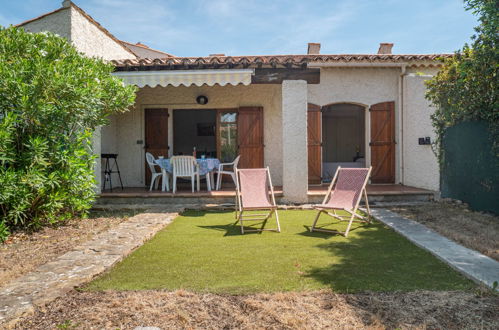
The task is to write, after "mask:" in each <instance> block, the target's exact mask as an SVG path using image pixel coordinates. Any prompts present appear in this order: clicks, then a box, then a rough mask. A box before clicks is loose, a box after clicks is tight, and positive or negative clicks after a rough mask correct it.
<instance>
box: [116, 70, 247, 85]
mask: <svg viewBox="0 0 499 330" xmlns="http://www.w3.org/2000/svg"><path fill="white" fill-rule="evenodd" d="M253 73H254V70H253V69H234V70H172V71H166V70H165V71H133V72H129V71H126V72H125V71H123V72H121V71H120V72H114V73H113V75H114V76H116V77H119V78H122V79H123V80H124V82H125V84H128V85H135V86H138V87H144V86H149V87H156V86H162V87H166V86H168V85H171V86H175V87H177V86H180V85H184V86H187V87H188V86H191V85H196V86H202V85H208V86H213V85H215V84H218V85H220V86H225V85H227V84H231V85H234V86H235V85H239V84H243V85H249V84H251V75H252V74H253Z"/></svg>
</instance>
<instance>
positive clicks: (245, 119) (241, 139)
mask: <svg viewBox="0 0 499 330" xmlns="http://www.w3.org/2000/svg"><path fill="white" fill-rule="evenodd" d="M237 141H238V149H239V154H240V155H241V158H240V160H239V166H238V167H240V168H261V167H263V148H264V145H263V108H262V107H241V108H239V111H238V114H237Z"/></svg>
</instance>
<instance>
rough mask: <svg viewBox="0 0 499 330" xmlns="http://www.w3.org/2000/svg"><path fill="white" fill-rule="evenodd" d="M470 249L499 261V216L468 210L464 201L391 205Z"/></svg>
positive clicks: (395, 209) (402, 213)
mask: <svg viewBox="0 0 499 330" xmlns="http://www.w3.org/2000/svg"><path fill="white" fill-rule="evenodd" d="M389 209H390V210H392V211H393V212H396V213H398V214H400V215H401V216H404V217H406V218H409V219H412V220H414V221H417V222H420V223H422V224H423V225H425V226H427V227H429V228H431V229H433V230H435V231H436V232H438V233H439V234H440V235H443V236H445V237H447V238H449V239H451V240H453V241H455V242H457V243H459V244H462V245H464V246H466V247H467V248H470V249H473V250H476V251H478V252H480V253H483V254H484V255H486V256H489V257H491V258H493V259H495V260H497V261H499V240H498V239H497V238H498V237H499V216H496V215H492V214H487V213H483V212H474V211H471V210H469V209H468V208H467V207H466V205H465V204H458V203H451V202H435V203H428V204H422V205H415V206H397V207H391V208H389Z"/></svg>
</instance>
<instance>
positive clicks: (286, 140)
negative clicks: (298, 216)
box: [282, 80, 308, 203]
mask: <svg viewBox="0 0 499 330" xmlns="http://www.w3.org/2000/svg"><path fill="white" fill-rule="evenodd" d="M282 144H283V147H282V148H283V151H282V156H283V173H282V185H283V195H284V200H285V201H286V202H294V203H306V202H307V201H308V198H307V191H308V155H307V82H306V81H304V80H285V81H283V82H282Z"/></svg>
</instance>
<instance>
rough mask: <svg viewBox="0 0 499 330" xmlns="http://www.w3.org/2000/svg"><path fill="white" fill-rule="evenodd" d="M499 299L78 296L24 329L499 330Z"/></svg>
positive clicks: (24, 323)
mask: <svg viewBox="0 0 499 330" xmlns="http://www.w3.org/2000/svg"><path fill="white" fill-rule="evenodd" d="M498 300H499V299H498V296H497V295H492V294H485V295H480V294H479V293H478V292H469V291H468V292H462V291H461V292H456V291H450V292H431V291H416V292H410V293H401V292H396V293H362V294H334V293H332V292H331V291H329V290H322V291H310V292H300V293H296V292H287V293H274V294H255V295H239V296H231V295H216V294H210V293H206V294H197V293H192V292H188V291H173V292H168V291H118V292H116V291H106V292H76V291H73V292H71V293H69V294H68V295H66V296H65V297H62V298H59V299H57V300H55V301H54V302H52V303H51V304H49V305H48V306H46V307H45V308H44V309H39V310H37V311H36V312H35V314H34V315H32V316H30V317H28V318H24V319H22V320H21V321H20V322H19V323H18V328H19V329H28V328H29V329H55V328H60V329H73V328H76V329H91V328H92V329H133V328H135V327H137V326H156V327H159V328H161V329H180V328H181V329H186V328H187V329H248V328H249V329H318V328H336V329H338V328H348V329H359V328H371V329H372V328H374V329H384V328H389V329H395V328H397V329H408V328H419V329H424V328H431V329H474V328H480V329H497V328H498V327H499V319H498V315H497V308H498V306H499V301H498Z"/></svg>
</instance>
